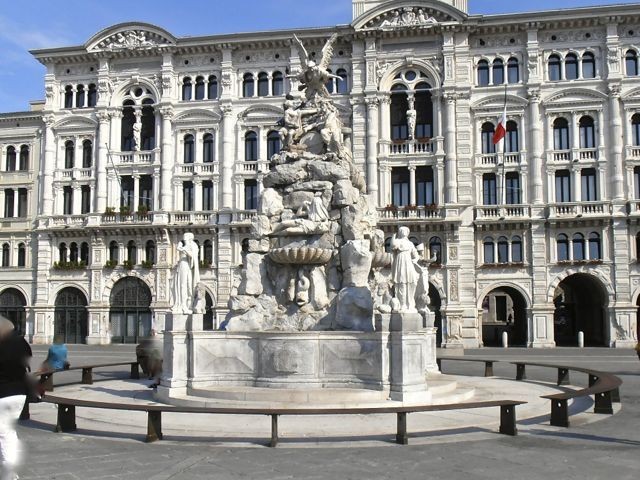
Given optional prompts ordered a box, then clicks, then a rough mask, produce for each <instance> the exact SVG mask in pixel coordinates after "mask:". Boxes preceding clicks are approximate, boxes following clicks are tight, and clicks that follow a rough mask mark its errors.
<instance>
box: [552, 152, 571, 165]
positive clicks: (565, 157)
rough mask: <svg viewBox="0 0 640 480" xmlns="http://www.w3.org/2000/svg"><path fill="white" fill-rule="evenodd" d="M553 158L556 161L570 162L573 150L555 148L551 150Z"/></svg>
mask: <svg viewBox="0 0 640 480" xmlns="http://www.w3.org/2000/svg"><path fill="white" fill-rule="evenodd" d="M551 158H552V159H553V161H554V162H570V161H571V150H554V151H553V152H551Z"/></svg>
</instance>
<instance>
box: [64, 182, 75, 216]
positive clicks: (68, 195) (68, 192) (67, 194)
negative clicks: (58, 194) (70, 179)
mask: <svg viewBox="0 0 640 480" xmlns="http://www.w3.org/2000/svg"><path fill="white" fill-rule="evenodd" d="M62 213H64V214H65V215H72V214H73V189H72V188H71V187H69V186H66V187H63V189H62Z"/></svg>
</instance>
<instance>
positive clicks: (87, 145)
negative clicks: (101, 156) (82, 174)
mask: <svg viewBox="0 0 640 480" xmlns="http://www.w3.org/2000/svg"><path fill="white" fill-rule="evenodd" d="M92 159H93V144H92V143H91V140H85V141H84V142H82V168H91V164H92V163H93V162H92Z"/></svg>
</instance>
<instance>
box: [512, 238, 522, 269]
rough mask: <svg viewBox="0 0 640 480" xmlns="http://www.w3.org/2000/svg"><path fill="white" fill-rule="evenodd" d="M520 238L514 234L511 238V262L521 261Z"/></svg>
mask: <svg viewBox="0 0 640 480" xmlns="http://www.w3.org/2000/svg"><path fill="white" fill-rule="evenodd" d="M522 259H523V256H522V238H520V237H518V236H515V237H513V238H512V239H511V262H513V263H522V261H523V260H522Z"/></svg>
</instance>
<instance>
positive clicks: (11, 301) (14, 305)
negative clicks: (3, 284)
mask: <svg viewBox="0 0 640 480" xmlns="http://www.w3.org/2000/svg"><path fill="white" fill-rule="evenodd" d="M26 306H27V301H26V300H25V298H24V295H23V294H22V292H20V291H19V290H16V289H15V288H7V289H6V290H4V291H3V292H2V293H0V315H2V316H4V317H5V318H6V319H8V320H10V321H11V323H13V326H14V328H15V330H16V331H17V332H18V334H20V335H26V333H27V331H26V327H27V325H26V318H27V312H26ZM32 333H33V332H32Z"/></svg>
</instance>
